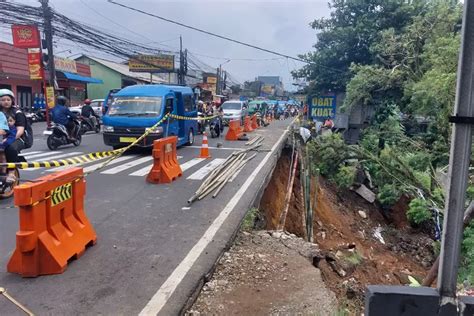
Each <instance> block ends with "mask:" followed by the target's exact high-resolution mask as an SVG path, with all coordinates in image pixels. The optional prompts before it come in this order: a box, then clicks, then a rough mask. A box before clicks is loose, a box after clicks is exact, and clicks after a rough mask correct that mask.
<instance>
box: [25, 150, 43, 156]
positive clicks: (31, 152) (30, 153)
mask: <svg viewBox="0 0 474 316" xmlns="http://www.w3.org/2000/svg"><path fill="white" fill-rule="evenodd" d="M39 153H44V151H30V152H27V153H23V154H20V155H19V156H24V157H26V156H31V155H34V154H39Z"/></svg>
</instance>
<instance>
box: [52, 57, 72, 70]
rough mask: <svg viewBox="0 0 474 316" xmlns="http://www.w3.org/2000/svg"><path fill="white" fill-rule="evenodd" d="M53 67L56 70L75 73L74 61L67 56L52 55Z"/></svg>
mask: <svg viewBox="0 0 474 316" xmlns="http://www.w3.org/2000/svg"><path fill="white" fill-rule="evenodd" d="M54 68H55V69H56V70H57V71H65V72H72V73H74V74H77V65H76V61H75V60H72V59H69V58H62V57H57V56H54Z"/></svg>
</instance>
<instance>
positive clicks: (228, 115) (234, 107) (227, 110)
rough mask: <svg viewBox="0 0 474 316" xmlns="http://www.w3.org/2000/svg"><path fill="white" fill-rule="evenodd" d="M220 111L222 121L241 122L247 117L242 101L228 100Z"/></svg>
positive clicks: (245, 105) (245, 107)
mask: <svg viewBox="0 0 474 316" xmlns="http://www.w3.org/2000/svg"><path fill="white" fill-rule="evenodd" d="M221 107H222V111H223V112H224V120H225V121H230V120H239V119H240V120H243V118H244V117H245V115H247V104H246V103H245V102H244V101H239V100H229V101H225V102H224V103H223V104H222V105H221Z"/></svg>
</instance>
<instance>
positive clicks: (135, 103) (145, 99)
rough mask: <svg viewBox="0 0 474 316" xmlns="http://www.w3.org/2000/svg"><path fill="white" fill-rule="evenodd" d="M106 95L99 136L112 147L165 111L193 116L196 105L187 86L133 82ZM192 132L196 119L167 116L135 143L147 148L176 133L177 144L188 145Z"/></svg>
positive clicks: (141, 131) (131, 137)
mask: <svg viewBox="0 0 474 316" xmlns="http://www.w3.org/2000/svg"><path fill="white" fill-rule="evenodd" d="M110 97H111V98H112V100H108V104H109V106H108V107H107V111H106V113H105V115H104V116H103V125H104V127H103V135H104V143H105V144H106V145H108V146H112V147H113V148H114V149H117V148H121V147H125V146H127V145H129V144H130V143H133V142H134V141H135V140H137V138H139V137H140V136H141V135H143V134H144V133H145V131H147V130H148V129H149V128H150V127H152V126H154V125H155V124H156V123H157V122H159V121H160V120H162V119H163V117H164V116H165V115H166V114H167V113H172V114H175V115H178V116H182V117H189V118H197V106H196V102H195V98H194V93H193V90H192V89H191V88H190V87H185V86H179V85H134V86H129V87H126V88H123V89H121V90H120V91H118V92H116V93H114V94H113V95H112V96H110ZM105 102H107V101H105ZM105 102H104V103H105ZM196 132H197V120H193V119H189V120H187V119H176V118H170V117H169V118H168V119H166V120H165V121H163V122H162V123H161V124H160V125H159V126H158V127H157V128H156V129H154V130H153V131H151V133H150V134H148V136H147V137H145V138H144V139H143V140H141V141H140V142H139V143H138V144H137V145H136V146H138V147H151V146H153V141H154V140H155V139H159V138H162V137H167V136H177V137H178V144H177V145H178V146H182V145H192V144H193V143H194V135H195V134H196Z"/></svg>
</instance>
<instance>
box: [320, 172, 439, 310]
mask: <svg viewBox="0 0 474 316" xmlns="http://www.w3.org/2000/svg"><path fill="white" fill-rule="evenodd" d="M338 192H339V191H338V190H337V189H336V188H335V187H334V186H333V185H332V184H331V183H329V182H328V181H326V180H325V179H323V178H321V179H320V181H319V190H318V197H317V205H316V208H315V214H314V216H315V227H314V233H315V235H314V236H315V243H317V244H318V245H319V247H320V249H321V251H322V252H323V256H324V258H323V259H321V260H318V262H316V265H317V266H318V267H319V268H320V269H321V271H322V274H323V278H324V280H325V281H326V284H327V285H328V286H329V287H330V288H331V289H332V290H333V291H335V292H336V293H337V295H338V297H341V298H342V297H346V298H347V299H350V300H352V301H350V304H349V305H351V307H353V308H355V309H356V310H361V309H362V306H363V295H364V290H365V287H366V286H367V285H370V284H392V285H401V284H402V285H403V284H408V283H409V281H408V276H412V277H415V278H416V279H418V280H420V281H421V280H422V279H423V277H424V276H425V275H426V273H427V268H429V267H430V266H431V264H432V263H433V261H434V260H435V254H434V249H433V240H432V239H430V238H429V237H428V236H426V235H424V234H421V233H417V232H415V231H412V230H410V229H409V228H396V227H394V226H390V225H389V224H388V223H387V221H386V219H385V218H384V217H383V216H382V215H381V212H380V210H379V209H378V208H377V207H376V206H374V205H373V204H370V203H367V202H366V201H365V200H363V199H362V198H360V197H359V196H358V195H357V194H355V193H354V192H352V191H349V190H347V191H344V192H343V193H338ZM398 223H399V222H398Z"/></svg>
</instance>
